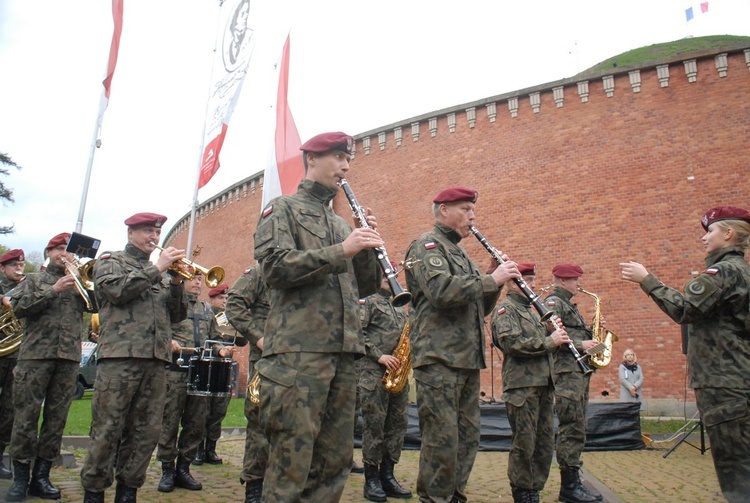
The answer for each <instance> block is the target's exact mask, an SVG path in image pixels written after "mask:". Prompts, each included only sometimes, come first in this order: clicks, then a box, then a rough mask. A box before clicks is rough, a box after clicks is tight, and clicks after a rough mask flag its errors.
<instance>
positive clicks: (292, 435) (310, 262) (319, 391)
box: [255, 133, 384, 502]
mask: <svg viewBox="0 0 750 503" xmlns="http://www.w3.org/2000/svg"><path fill="white" fill-rule="evenodd" d="M353 142H354V139H353V138H352V137H351V136H348V135H345V134H344V133H324V134H321V135H318V136H316V137H314V138H312V139H311V140H309V141H307V142H306V143H305V144H304V145H302V147H301V149H302V151H303V153H302V155H303V162H304V164H305V179H304V180H302V182H300V185H299V187H298V189H297V193H296V194H294V195H291V196H281V197H279V198H277V199H275V200H273V201H271V203H269V204H268V205H267V206H266V207H265V209H264V210H263V213H262V215H261V217H260V222H259V224H258V230H257V232H256V235H255V259H256V260H257V261H258V262H260V266H261V273H262V276H263V279H264V280H265V281H266V283H267V284H268V287H269V303H270V312H269V315H268V321H267V323H266V330H265V337H264V343H263V358H261V359H260V360H259V361H258V363H257V365H256V368H257V370H258V372H259V373H260V376H261V386H260V416H261V417H260V421H261V425H262V427H263V430H264V431H265V434H266V438H267V439H268V442H269V459H268V469H267V470H266V476H265V478H264V480H263V500H264V501H265V502H275V501H315V502H319V501H325V502H332V501H339V499H340V498H341V493H342V492H343V489H344V484H345V482H346V479H347V477H348V475H349V470H350V469H351V467H352V461H353V449H354V435H353V432H354V402H355V395H356V388H357V375H356V369H355V366H354V361H355V359H356V358H357V357H359V356H360V355H362V354H364V344H363V343H362V339H361V337H360V331H361V329H362V327H361V325H360V321H359V316H358V315H357V314H358V305H359V299H360V298H361V297H366V296H368V295H370V294H372V293H375V292H376V291H377V288H378V285H379V283H380V272H379V269H378V263H377V259H376V257H375V253H374V252H372V251H371V250H372V249H373V248H377V247H381V246H384V243H383V240H382V239H381V238H380V236H379V235H378V233H377V231H376V230H375V227H376V224H377V222H376V220H375V218H374V217H373V216H372V215H369V216H368V217H366V218H367V220H368V224H369V227H361V228H356V229H354V230H352V229H351V227H350V226H349V225H348V224H347V223H346V221H345V220H344V219H343V218H341V217H339V216H337V215H336V214H335V213H334V212H333V210H332V209H331V207H330V206H329V202H330V201H331V200H332V199H333V197H334V196H335V195H336V192H337V191H338V182H339V181H340V180H341V179H342V178H345V177H346V175H347V173H348V172H349V160H350V159H351V155H352V146H353Z"/></svg>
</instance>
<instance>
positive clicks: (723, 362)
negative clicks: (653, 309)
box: [620, 206, 750, 503]
mask: <svg viewBox="0 0 750 503" xmlns="http://www.w3.org/2000/svg"><path fill="white" fill-rule="evenodd" d="M701 223H702V225H703V228H704V229H705V231H706V233H705V234H704V236H703V237H702V238H701V241H702V243H703V245H704V246H705V249H706V262H705V263H706V270H705V271H704V272H703V273H702V274H700V275H699V276H697V277H696V278H694V279H692V280H690V281H689V282H688V283H687V285H685V293H684V294H683V293H680V292H679V291H677V290H674V289H672V288H668V287H667V286H665V285H664V284H663V283H662V282H661V281H659V280H658V279H657V278H656V277H655V276H654V275H652V274H649V273H648V271H647V270H646V268H645V267H643V266H642V265H641V264H639V263H637V262H627V263H622V264H620V266H621V267H622V279H624V280H627V281H632V282H634V283H639V284H640V285H641V289H642V290H643V291H644V292H646V293H647V294H648V296H649V297H651V300H653V301H654V302H655V303H656V305H657V306H659V308H660V309H661V310H662V311H664V312H665V313H666V314H667V316H669V317H670V318H672V320H674V321H675V322H677V323H680V324H686V325H689V327H690V329H689V335H688V341H689V343H688V350H687V351H688V353H687V357H688V369H689V381H690V386H691V387H692V388H694V389H695V399H696V403H697V406H698V411H699V412H700V414H701V420H702V421H703V424H704V426H705V427H706V432H707V433H708V438H709V441H710V444H711V456H712V457H713V460H714V468H715V470H716V475H717V477H718V479H719V485H720V487H721V492H722V494H723V495H724V497H725V498H726V499H727V501H729V502H730V503H739V502H746V501H748V495H749V494H750V436H749V435H748V432H750V379H748V373H749V372H750V266H748V263H747V261H746V259H745V252H746V251H747V250H748V249H749V248H750V212H748V211H747V210H744V209H742V208H736V207H732V206H719V207H716V208H712V209H711V210H709V211H708V212H706V213H705V214H704V215H703V218H702V221H701Z"/></svg>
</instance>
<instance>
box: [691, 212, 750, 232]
mask: <svg viewBox="0 0 750 503" xmlns="http://www.w3.org/2000/svg"><path fill="white" fill-rule="evenodd" d="M719 220H744V221H745V222H748V223H750V211H747V210H743V209H742V208H737V207H735V206H717V207H716V208H711V209H710V210H708V211H707V212H706V214H705V215H703V217H702V218H701V224H703V228H704V229H705V230H708V226H709V225H711V224H712V223H714V222H718V221H719Z"/></svg>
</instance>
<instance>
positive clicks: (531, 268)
mask: <svg viewBox="0 0 750 503" xmlns="http://www.w3.org/2000/svg"><path fill="white" fill-rule="evenodd" d="M518 272H520V273H521V276H536V264H534V263H533V262H519V263H518Z"/></svg>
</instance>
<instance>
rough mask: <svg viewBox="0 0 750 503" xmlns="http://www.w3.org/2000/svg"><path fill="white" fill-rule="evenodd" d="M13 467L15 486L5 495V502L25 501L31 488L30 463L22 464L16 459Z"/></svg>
mask: <svg viewBox="0 0 750 503" xmlns="http://www.w3.org/2000/svg"><path fill="white" fill-rule="evenodd" d="M11 463H12V465H13V485H12V486H10V489H8V494H6V495H5V501H23V500H24V499H26V491H27V490H28V487H29V472H30V469H31V467H30V466H29V464H28V463H21V462H20V461H16V460H15V459H14V460H13V461H12V462H11Z"/></svg>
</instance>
